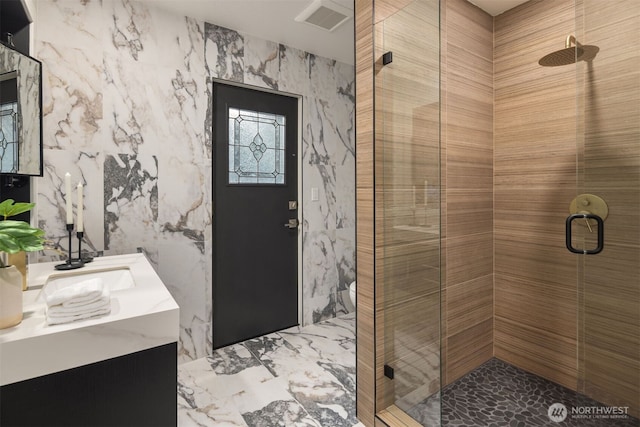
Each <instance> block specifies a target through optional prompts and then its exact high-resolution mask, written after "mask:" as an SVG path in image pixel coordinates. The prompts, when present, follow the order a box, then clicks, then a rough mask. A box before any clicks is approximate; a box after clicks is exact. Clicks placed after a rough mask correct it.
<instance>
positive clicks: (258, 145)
mask: <svg viewBox="0 0 640 427" xmlns="http://www.w3.org/2000/svg"><path fill="white" fill-rule="evenodd" d="M228 117H229V184H281V185H284V184H285V125H286V124H285V117H284V116H281V115H279V114H271V113H263V112H258V111H250V110H241V109H238V108H229V116H228Z"/></svg>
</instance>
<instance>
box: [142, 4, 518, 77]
mask: <svg viewBox="0 0 640 427" xmlns="http://www.w3.org/2000/svg"><path fill="white" fill-rule="evenodd" d="M144 1H148V2H149V3H151V4H153V5H154V6H158V7H161V8H163V9H166V10H169V11H171V12H174V13H178V14H181V15H186V16H190V17H194V18H198V19H200V20H203V21H207V22H210V23H212V24H216V25H220V26H222V27H226V28H232V29H234V30H238V31H240V32H243V33H247V34H251V35H254V36H258V37H260V38H263V39H265V40H272V41H276V42H278V43H283V44H286V45H287V46H292V47H295V48H298V49H302V50H304V51H307V52H311V53H315V54H317V55H320V56H325V57H328V58H332V59H336V60H338V61H341V62H345V63H347V64H353V56H354V43H353V34H354V30H353V18H350V19H348V20H347V21H346V22H345V23H344V24H342V25H341V26H339V27H338V28H336V29H335V30H334V31H332V32H329V31H325V30H322V29H319V28H316V27H313V26H311V25H309V24H305V23H301V22H296V21H295V17H296V16H298V14H299V13H300V12H302V11H303V10H304V9H305V8H307V6H309V5H310V4H311V3H312V2H313V0H144ZM332 1H333V2H335V3H338V4H339V5H341V6H343V7H346V8H349V9H351V10H353V0H332ZM469 1H470V2H471V3H473V4H475V5H476V6H478V7H480V8H481V9H483V10H484V11H486V12H487V13H489V14H491V15H493V16H495V15H499V14H501V13H502V12H504V11H506V10H508V9H511V8H513V7H515V6H517V5H519V4H522V3H525V2H526V1H527V0H469Z"/></svg>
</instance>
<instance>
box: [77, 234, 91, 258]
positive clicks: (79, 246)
mask: <svg viewBox="0 0 640 427" xmlns="http://www.w3.org/2000/svg"><path fill="white" fill-rule="evenodd" d="M76 236H78V258H76V259H74V260H73V261H79V262H81V263H83V264H87V263H90V262H91V261H93V257H90V256H85V257H83V256H82V238H83V237H84V232H83V231H78V232H77V233H76Z"/></svg>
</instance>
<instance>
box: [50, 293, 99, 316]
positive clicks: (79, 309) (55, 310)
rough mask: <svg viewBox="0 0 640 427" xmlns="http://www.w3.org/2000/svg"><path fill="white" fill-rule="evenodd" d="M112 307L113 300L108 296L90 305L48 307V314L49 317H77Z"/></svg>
mask: <svg viewBox="0 0 640 427" xmlns="http://www.w3.org/2000/svg"><path fill="white" fill-rule="evenodd" d="M108 307H111V298H110V297H109V296H108V295H107V296H105V297H102V298H99V299H97V300H95V301H92V302H90V303H89V304H82V305H74V306H66V307H65V305H64V304H59V305H54V306H51V307H47V314H48V315H49V316H52V317H55V316H65V317H66V316H75V315H78V314H83V313H90V312H92V311H95V310H101V309H104V308H108Z"/></svg>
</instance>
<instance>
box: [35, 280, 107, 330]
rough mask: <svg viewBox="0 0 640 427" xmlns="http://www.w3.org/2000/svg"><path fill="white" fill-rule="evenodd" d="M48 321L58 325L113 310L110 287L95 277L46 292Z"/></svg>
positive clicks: (50, 323)
mask: <svg viewBox="0 0 640 427" xmlns="http://www.w3.org/2000/svg"><path fill="white" fill-rule="evenodd" d="M45 301H46V303H47V323H48V324H49V325H56V324H59V323H68V322H73V321H76V320H80V319H87V318H89V317H94V316H100V315H103V314H108V313H110V312H111V296H110V294H109V288H108V287H106V286H104V284H103V283H102V279H100V278H95V279H89V280H84V281H81V282H78V283H75V284H73V285H71V286H66V287H64V288H61V289H56V290H53V291H52V292H47V293H45Z"/></svg>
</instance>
